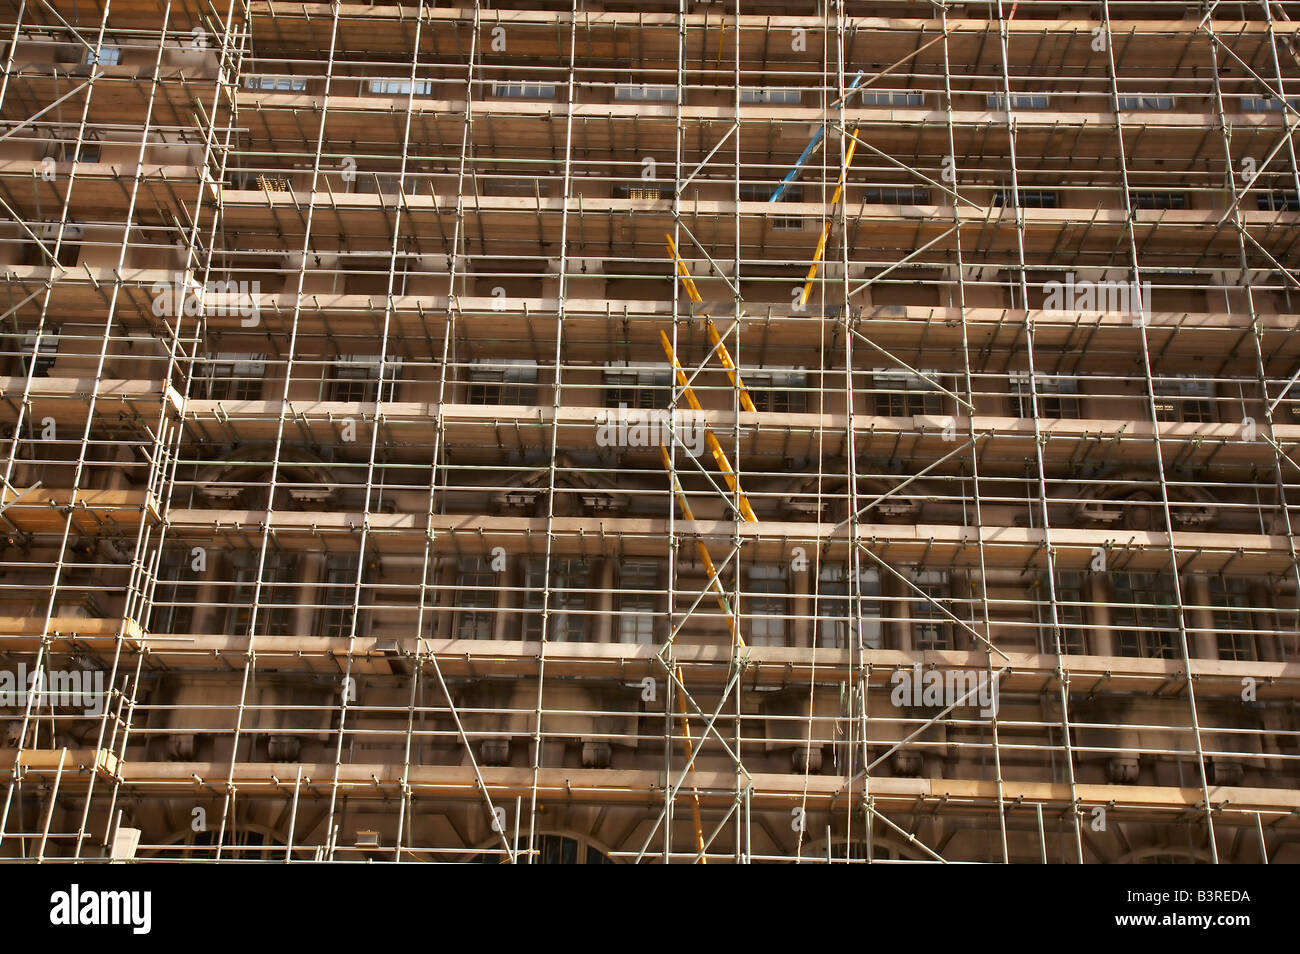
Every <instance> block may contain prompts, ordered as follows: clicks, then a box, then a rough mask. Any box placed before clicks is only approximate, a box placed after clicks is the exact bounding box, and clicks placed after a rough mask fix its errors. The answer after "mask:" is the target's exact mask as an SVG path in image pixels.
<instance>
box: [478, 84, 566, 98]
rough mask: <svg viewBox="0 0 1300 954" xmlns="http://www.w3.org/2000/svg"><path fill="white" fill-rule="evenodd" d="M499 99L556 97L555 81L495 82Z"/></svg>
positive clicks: (494, 87)
mask: <svg viewBox="0 0 1300 954" xmlns="http://www.w3.org/2000/svg"><path fill="white" fill-rule="evenodd" d="M492 95H493V96H495V97H497V98H498V99H555V84H554V83H493V84H492Z"/></svg>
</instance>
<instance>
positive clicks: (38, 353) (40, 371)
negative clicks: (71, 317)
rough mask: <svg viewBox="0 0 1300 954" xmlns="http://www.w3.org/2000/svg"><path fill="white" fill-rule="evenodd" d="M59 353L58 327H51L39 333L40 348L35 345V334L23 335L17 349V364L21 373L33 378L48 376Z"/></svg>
mask: <svg viewBox="0 0 1300 954" xmlns="http://www.w3.org/2000/svg"><path fill="white" fill-rule="evenodd" d="M58 353H59V329H58V328H57V327H56V328H52V329H50V330H48V331H46V332H45V334H43V335H41V340H40V349H39V350H38V349H37V347H36V335H35V334H30V335H23V337H22V344H21V345H20V346H19V349H18V360H19V366H20V367H21V368H22V373H23V374H30V375H31V376H32V377H34V378H48V377H49V376H50V369H51V368H53V367H54V359H55V357H56V356H57V355H58Z"/></svg>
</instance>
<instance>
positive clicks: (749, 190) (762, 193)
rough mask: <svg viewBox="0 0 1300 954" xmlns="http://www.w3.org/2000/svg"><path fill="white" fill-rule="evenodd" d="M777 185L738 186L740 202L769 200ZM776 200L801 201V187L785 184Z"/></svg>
mask: <svg viewBox="0 0 1300 954" xmlns="http://www.w3.org/2000/svg"><path fill="white" fill-rule="evenodd" d="M777 188H778V187H777V186H769V185H742V186H741V187H740V201H741V202H771V201H772V194H773V193H774V192H776V190H777ZM777 201H778V202H802V201H803V189H802V188H800V187H799V186H793V185H787V186H786V187H785V190H784V191H783V192H782V193H781V198H779V199H778V200H777Z"/></svg>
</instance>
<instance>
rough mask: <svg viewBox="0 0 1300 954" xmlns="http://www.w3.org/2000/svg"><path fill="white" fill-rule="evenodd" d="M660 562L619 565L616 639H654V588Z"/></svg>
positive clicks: (656, 584) (655, 587)
mask: <svg viewBox="0 0 1300 954" xmlns="http://www.w3.org/2000/svg"><path fill="white" fill-rule="evenodd" d="M658 584H659V566H658V564H655V563H624V564H623V565H622V566H621V567H620V569H619V605H618V641H619V642H620V643H654V642H655V623H656V617H655V592H656V591H657V590H658Z"/></svg>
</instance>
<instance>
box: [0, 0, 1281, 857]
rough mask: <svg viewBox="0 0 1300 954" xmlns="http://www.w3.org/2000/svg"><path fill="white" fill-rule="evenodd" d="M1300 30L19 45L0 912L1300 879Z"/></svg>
mask: <svg viewBox="0 0 1300 954" xmlns="http://www.w3.org/2000/svg"><path fill="white" fill-rule="evenodd" d="M1292 15H1296V16H1298V17H1300V4H1292V3H1273V2H1255V3H1233V4H1222V3H1218V4H1213V5H1209V6H1206V5H1196V4H1184V3H1179V4H1173V3H1164V2H1145V3H1137V2H1101V3H1057V2H1046V0H1044V2H1037V0H1029V2H1020V3H1005V2H992V3H947V2H934V3H921V2H911V0H898V2H890V0H878V2H861V3H859V2H849V0H841V2H830V0H818V2H811V0H809V2H803V0H800V2H794V3H773V2H771V0H691V2H687V0H675V2H671V3H670V2H654V0H643V2H639V3H635V4H634V3H624V2H613V0H608V2H600V0H573V2H570V3H564V2H555V3H550V2H547V0H519V2H506V3H493V4H490V5H489V4H486V3H484V4H474V5H467V4H463V3H461V4H457V3H451V4H444V3H433V2H422V0H395V2H392V3H388V4H380V3H373V4H372V3H361V2H354V3H345V2H334V3H330V2H324V3H303V2H295V3H287V2H280V0H215V2H213V3H203V4H198V3H190V2H183V0H161V2H158V3H154V2H143V0H111V2H109V0H94V2H84V0H83V2H78V3H72V2H69V0H50V2H44V0H40V2H34V0H6V2H5V3H4V11H3V16H2V17H0V53H2V55H3V58H4V69H5V71H4V75H3V79H2V80H0V206H2V208H3V213H4V214H3V216H0V274H2V275H3V279H4V298H3V300H0V307H3V309H4V311H3V318H2V321H3V327H2V328H0V345H2V347H0V351H2V354H0V362H3V366H0V418H2V421H0V423H2V424H3V427H4V431H3V435H2V440H0V452H3V456H2V459H0V476H2V477H3V485H2V486H0V494H3V496H2V497H0V507H2V508H3V509H2V510H0V526H2V527H3V531H4V533H3V536H2V537H0V544H3V549H2V550H0V594H2V595H3V599H4V601H5V603H6V604H7V605H6V606H5V607H4V608H3V609H2V610H0V729H2V730H3V734H0V786H2V787H3V792H4V796H3V804H2V805H0V858H5V859H28V860H32V859H35V860H68V859H73V858H75V859H80V860H85V861H98V860H105V859H110V858H121V859H126V858H135V859H137V860H148V859H187V860H243V861H252V860H261V861H267V862H278V861H287V860H322V859H325V860H336V861H364V860H373V861H402V862H418V861H426V862H435V861H437V862H443V861H459V862H470V861H477V862H517V863H611V862H612V863H620V864H621V863H635V862H652V863H653V862H658V863H692V862H701V861H707V862H709V863H715V864H716V863H729V862H735V863H746V862H804V863H828V862H829V863H848V862H888V863H900V862H913V861H915V862H939V861H949V862H952V861H979V862H1029V863H1039V862H1046V863H1128V862H1152V861H1199V862H1222V863H1253V862H1258V861H1261V860H1267V861H1270V862H1279V861H1280V862H1285V861H1294V860H1297V857H1298V855H1300V840H1298V839H1300V827H1298V826H1297V821H1296V812H1297V810H1298V809H1300V793H1298V792H1297V788H1298V787H1300V786H1298V785H1297V780H1298V779H1300V721H1298V717H1297V712H1296V707H1295V701H1296V696H1297V692H1298V691H1300V664H1298V663H1297V659H1296V653H1297V648H1298V645H1300V642H1298V639H1300V635H1298V631H1297V624H1298V622H1300V620H1298V617H1297V602H1296V600H1297V582H1298V581H1300V575H1298V574H1300V566H1298V564H1297V555H1296V538H1295V534H1294V532H1293V526H1292V525H1293V522H1294V521H1295V520H1296V519H1297V513H1296V511H1295V509H1294V508H1295V507H1296V505H1297V504H1300V463H1297V461H1300V395H1298V394H1297V392H1296V391H1295V389H1294V385H1295V383H1296V379H1297V377H1300V342H1298V341H1297V338H1296V336H1295V335H1294V334H1293V331H1294V328H1295V325H1296V320H1297V318H1296V316H1297V314H1300V297H1298V296H1297V290H1298V288H1297V286H1300V268H1298V266H1300V250H1298V249H1297V244H1296V235H1297V232H1296V225H1297V221H1298V218H1297V214H1298V213H1300V166H1298V165H1297V160H1296V144H1295V135H1294V130H1295V127H1296V125H1297V123H1296V120H1297V119H1300V37H1298V36H1297V33H1298V32H1300V25H1298V24H1297V23H1296V22H1294V21H1293V20H1292V19H1291V16H1292ZM1293 90H1294V92H1293Z"/></svg>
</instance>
